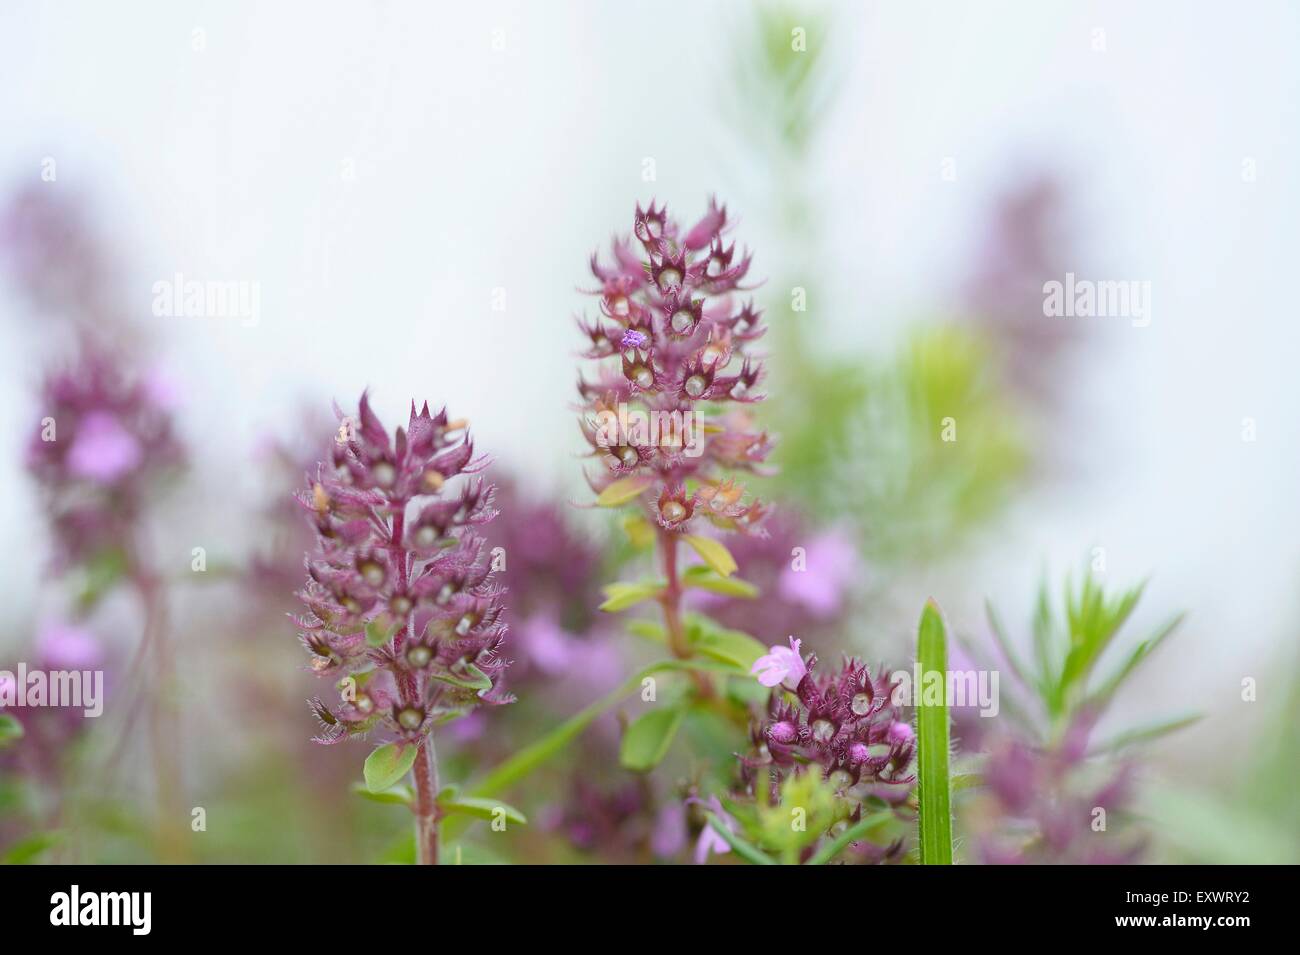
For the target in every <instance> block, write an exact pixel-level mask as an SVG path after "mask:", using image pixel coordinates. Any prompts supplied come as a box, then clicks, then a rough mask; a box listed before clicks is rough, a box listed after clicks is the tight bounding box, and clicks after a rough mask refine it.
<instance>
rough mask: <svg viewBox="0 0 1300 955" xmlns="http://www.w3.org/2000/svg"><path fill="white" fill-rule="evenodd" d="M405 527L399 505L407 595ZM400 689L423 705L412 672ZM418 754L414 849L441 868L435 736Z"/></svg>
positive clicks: (403, 675)
mask: <svg viewBox="0 0 1300 955" xmlns="http://www.w3.org/2000/svg"><path fill="white" fill-rule="evenodd" d="M405 526H406V505H405V503H404V502H403V503H401V504H397V505H396V508H395V510H394V512H393V530H392V534H391V536H390V538H389V544H390V546H391V547H392V549H393V562H394V563H395V564H396V565H397V579H398V583H399V585H400V589H401V591H402V592H403V593H405V592H406V584H407V581H408V580H409V579H410V568H409V567H408V566H407V564H408V561H409V559H410V556H409V554H408V553H407V551H406V548H405V547H403V546H402V537H403V535H404V533H405ZM414 629H415V611H414V609H412V610H411V613H410V614H409V615H408V616H407V618H406V621H405V623H403V625H402V626H401V627H400V628H399V629H398V631H397V633H395V634H394V635H393V654H394V656H395V657H397V656H400V654H401V653H402V650H403V648H404V647H405V645H406V638H407V635H408V634H412V633H414ZM397 686H398V689H399V690H400V692H401V694H402V699H403V700H404V701H406V702H408V703H412V704H417V705H422V704H423V701H424V695H423V694H422V693H421V692H420V681H419V679H418V678H417V677H416V675H415V674H414V673H412V672H410V671H409V670H405V669H400V670H398V671H397ZM418 745H419V747H420V749H419V751H418V752H417V753H416V754H415V762H414V763H413V764H412V766H411V775H412V776H413V777H414V781H415V845H416V849H417V853H416V856H417V861H418V862H419V864H420V865H437V864H438V820H439V812H438V790H439V788H440V786H439V783H438V754H437V751H436V750H435V749H434V746H433V734H432V733H430V734H429V735H427V736H425V737H424V739H422V740H421V741H420V742H419V744H418Z"/></svg>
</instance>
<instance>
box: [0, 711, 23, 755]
mask: <svg viewBox="0 0 1300 955" xmlns="http://www.w3.org/2000/svg"><path fill="white" fill-rule="evenodd" d="M22 738H23V724H22V723H19V722H18V718H17V717H14V716H10V715H8V714H7V713H0V749H4V748H5V747H6V746H8V745H9V744H10V743H12V742H14V741H15V740H20V739H22Z"/></svg>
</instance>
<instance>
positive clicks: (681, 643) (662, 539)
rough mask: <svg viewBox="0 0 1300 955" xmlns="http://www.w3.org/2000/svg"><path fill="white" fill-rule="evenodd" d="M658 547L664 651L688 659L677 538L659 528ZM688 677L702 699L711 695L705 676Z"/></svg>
mask: <svg viewBox="0 0 1300 955" xmlns="http://www.w3.org/2000/svg"><path fill="white" fill-rule="evenodd" d="M659 548H660V551H661V552H662V553H663V562H664V576H665V577H667V578H668V586H666V587H665V588H664V592H663V594H662V595H661V596H660V598H659V605H660V606H661V607H663V611H664V629H665V630H667V631H668V649H670V650H671V651H672V653H673V656H675V657H677V659H679V660H689V659H690V658H691V656H692V651H691V645H690V641H688V640H687V638H686V628H685V627H684V626H683V625H682V580H681V577H680V575H679V574H678V573H677V535H676V534H673V533H670V532H668V531H665V530H662V529H661V530H660V531H659ZM691 678H692V679H693V680H694V681H695V687H696V689H697V690H698V691H699V694H700V697H701V698H702V699H708V698H710V697H712V696H713V683H712V682H711V681H710V680H709V677H708V675H707V674H704V673H700V672H699V671H694V670H693V671H691Z"/></svg>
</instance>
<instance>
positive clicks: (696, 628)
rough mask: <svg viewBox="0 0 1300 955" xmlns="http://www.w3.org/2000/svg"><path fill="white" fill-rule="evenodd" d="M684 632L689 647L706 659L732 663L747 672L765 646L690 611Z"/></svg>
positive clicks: (763, 651) (746, 635)
mask: <svg viewBox="0 0 1300 955" xmlns="http://www.w3.org/2000/svg"><path fill="white" fill-rule="evenodd" d="M686 634H687V639H688V640H689V642H690V645H691V648H692V649H693V650H694V651H695V652H696V653H699V654H700V655H702V656H706V657H708V658H709V659H710V660H717V661H718V662H719V663H726V664H730V665H731V666H734V667H735V668H736V669H737V670H738V671H740V672H742V673H745V674H748V673H749V671H750V668H752V667H753V665H754V661H756V660H757V659H758V658H759V657H761V656H762V655H763V654H765V653H767V647H765V646H763V644H761V643H759V642H758V641H757V640H755V639H754V638H753V637H751V636H750V635H749V634H747V633H743V632H741V631H739V630H729V629H727V628H726V627H722V626H720V625H718V624H717V623H715V622H714V621H713V620H711V619H709V618H708V617H706V616H704V615H702V614H691V615H690V616H688V617H687V619H686Z"/></svg>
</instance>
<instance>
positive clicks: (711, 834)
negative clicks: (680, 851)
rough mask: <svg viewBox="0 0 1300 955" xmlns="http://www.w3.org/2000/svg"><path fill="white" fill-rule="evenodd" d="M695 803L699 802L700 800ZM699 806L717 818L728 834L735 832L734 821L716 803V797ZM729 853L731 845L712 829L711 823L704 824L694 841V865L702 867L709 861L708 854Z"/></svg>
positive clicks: (719, 803) (720, 804) (711, 797)
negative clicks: (702, 806)
mask: <svg viewBox="0 0 1300 955" xmlns="http://www.w3.org/2000/svg"><path fill="white" fill-rule="evenodd" d="M696 801H697V802H700V800H696ZM701 804H702V805H704V806H705V807H706V808H707V810H708V811H709V812H711V813H713V815H715V816H717V818H718V821H719V822H720V823H722V825H723V826H725V827H726V829H727V831H728V832H731V833H734V832H735V831H736V820H734V819H732V818H731V816H729V815H728V814H727V811H726V810H725V809H723V808H722V803H721V802H719V801H718V797H717V796H710V797H709V799H708V802H707V803H701ZM730 851H731V845H730V844H729V843H728V842H727V840H726V839H724V838H722V836H721V835H720V834H719V833H718V831H717V830H716V829H714V828H713V826H712V824H711V823H708V822H705V824H704V828H703V829H701V830H700V836H699V838H698V839H697V840H696V841H695V864H696V865H704V863H706V862H708V861H709V855H710V853H716V854H717V855H726V854H727V853H728V852H730Z"/></svg>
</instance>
